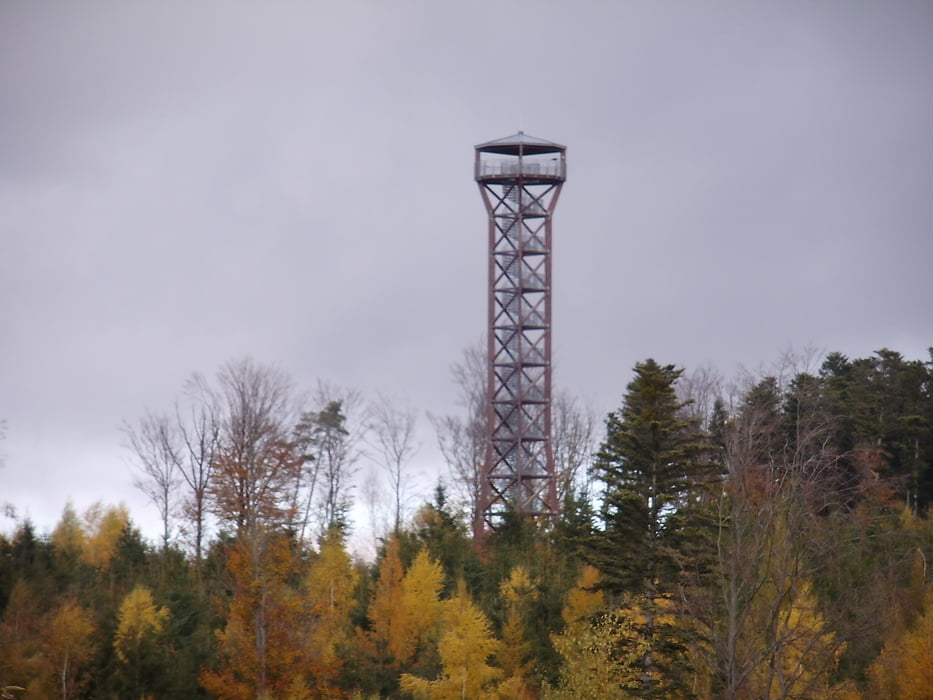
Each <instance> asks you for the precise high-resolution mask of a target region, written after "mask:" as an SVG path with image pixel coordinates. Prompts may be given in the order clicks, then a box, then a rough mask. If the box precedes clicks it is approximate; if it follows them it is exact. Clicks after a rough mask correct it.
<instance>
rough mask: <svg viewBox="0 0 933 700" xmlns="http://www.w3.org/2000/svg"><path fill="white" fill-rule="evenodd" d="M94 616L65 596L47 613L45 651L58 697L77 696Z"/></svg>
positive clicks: (90, 644) (88, 654)
mask: <svg viewBox="0 0 933 700" xmlns="http://www.w3.org/2000/svg"><path fill="white" fill-rule="evenodd" d="M96 633H97V629H96V626H95V625H94V619H93V618H92V617H91V613H90V611H89V610H87V609H86V608H83V607H81V606H80V605H78V603H77V601H75V600H73V599H71V598H69V599H66V600H64V601H62V602H61V603H60V604H59V605H58V606H57V607H56V608H55V609H54V610H53V611H52V613H51V615H50V618H49V621H48V627H47V636H46V649H47V651H46V655H47V656H48V658H49V660H50V661H51V663H52V667H53V668H54V669H55V676H56V679H57V681H58V686H59V690H60V691H61V697H62V700H68V698H71V697H78V696H79V695H80V693H81V689H82V688H83V687H84V685H85V683H86V682H87V677H86V675H85V671H86V669H87V666H88V663H89V662H90V661H91V659H92V658H93V656H94V653H95V646H94V637H95V635H96Z"/></svg>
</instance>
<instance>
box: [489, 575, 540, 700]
mask: <svg viewBox="0 0 933 700" xmlns="http://www.w3.org/2000/svg"><path fill="white" fill-rule="evenodd" d="M537 586H538V583H537V581H535V580H534V579H533V578H532V577H531V576H529V575H528V571H527V570H526V569H525V567H523V566H520V565H519V566H516V567H515V568H513V569H512V571H511V573H510V574H509V577H508V578H507V579H505V580H504V581H503V582H502V583H501V584H500V586H499V595H500V598H501V600H502V603H503V605H504V607H505V619H504V620H503V623H502V644H501V646H500V648H499V653H498V654H497V656H496V658H497V660H498V662H499V666H500V667H501V668H502V671H503V673H504V675H505V680H504V681H503V682H502V683H500V684H499V689H498V690H499V697H500V698H503V700H530V699H531V698H534V697H536V696H537V684H536V683H534V682H533V681H532V680H530V679H529V678H528V671H529V663H528V657H529V656H530V654H531V643H530V642H529V641H528V624H527V622H528V615H529V614H530V612H531V611H530V604H531V603H532V602H533V601H535V600H536V599H537V597H538V590H537Z"/></svg>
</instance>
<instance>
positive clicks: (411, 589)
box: [402, 550, 444, 658]
mask: <svg viewBox="0 0 933 700" xmlns="http://www.w3.org/2000/svg"><path fill="white" fill-rule="evenodd" d="M443 586H444V570H443V568H441V565H440V564H439V563H438V562H436V561H434V560H433V559H431V557H430V555H429V554H428V553H427V552H426V551H425V550H421V551H420V552H418V555H417V556H416V557H415V560H414V561H413V562H412V564H411V566H410V567H409V569H408V571H407V572H406V574H405V578H404V579H403V580H402V600H403V608H404V610H406V611H407V612H406V614H407V615H408V617H409V623H410V627H409V629H410V634H411V636H412V639H413V641H414V651H413V652H412V656H413V657H414V658H417V657H418V655H419V653H420V652H423V651H426V650H427V648H429V647H430V646H431V645H432V644H433V643H434V642H435V641H436V640H437V635H438V629H439V626H440V623H441V616H442V611H443V606H442V602H441V590H442V589H443Z"/></svg>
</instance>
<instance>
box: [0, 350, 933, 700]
mask: <svg viewBox="0 0 933 700" xmlns="http://www.w3.org/2000/svg"><path fill="white" fill-rule="evenodd" d="M931 359H933V357H931ZM293 389H294V388H293V387H292V386H291V384H290V380H289V379H288V378H287V376H285V375H283V374H282V373H280V372H278V371H277V370H270V369H269V368H265V367H263V366H261V365H257V364H255V363H252V362H249V361H243V362H239V363H231V364H229V365H227V366H225V367H224V368H223V369H222V370H221V372H219V373H218V375H217V379H216V381H215V382H214V383H209V382H206V381H204V380H202V379H197V378H196V379H194V380H192V382H191V383H189V385H188V387H187V388H186V394H185V396H186V397H187V400H189V402H188V403H185V402H184V401H180V402H179V403H178V404H177V405H176V406H174V407H171V408H169V410H167V411H166V412H165V413H164V414H154V415H155V417H153V416H147V418H145V419H143V421H142V422H141V423H140V424H138V425H137V426H135V429H137V437H138V438H141V437H145V439H143V440H142V441H139V440H138V441H137V444H136V445H135V447H136V451H137V453H138V452H139V451H141V450H142V451H143V452H144V455H145V456H146V458H147V459H148V460H149V461H148V462H147V463H144V464H143V465H142V467H143V474H147V473H148V475H149V477H151V478H155V477H159V478H162V477H165V475H166V472H165V471H164V468H169V467H170V470H169V472H168V475H169V476H168V477H166V478H164V479H162V481H163V482H164V483H163V484H162V485H163V486H166V487H167V488H168V490H167V491H166V490H164V489H159V488H157V489H152V488H151V487H152V486H153V484H152V483H150V484H149V488H148V491H147V492H149V493H151V494H152V495H153V498H154V499H155V498H158V499H160V503H161V507H162V510H161V511H160V512H162V513H163V514H164V516H165V519H164V521H163V526H164V527H163V530H162V532H161V533H160V539H159V541H158V542H157V543H150V542H147V541H145V540H144V539H143V538H142V536H141V535H140V533H139V531H138V530H137V529H136V527H135V526H134V524H133V520H132V514H131V513H129V512H128V511H127V510H126V509H125V508H124V507H122V506H112V505H108V504H97V505H94V506H92V507H91V508H88V509H86V510H85V511H84V512H79V511H77V510H76V509H75V508H73V507H71V506H69V507H67V508H66V509H65V510H64V512H63V513H62V516H61V519H60V521H59V522H58V524H57V525H56V526H55V528H54V529H53V530H52V532H51V533H37V532H36V530H35V528H34V527H33V525H32V524H31V523H30V522H29V521H28V520H23V521H18V522H17V523H16V525H15V527H14V529H13V530H12V532H10V533H9V534H8V535H0V693H3V694H4V697H8V696H12V697H61V698H128V697H133V698H136V697H150V698H198V697H203V698H209V697H213V698H231V699H232V698H251V699H252V698H263V699H268V700H285V699H294V700H297V699H301V698H358V699H359V700H370V699H372V698H405V697H409V698H410V697H424V698H448V697H450V698H464V697H469V698H482V697H489V698H515V699H516V700H518V699H521V700H528V699H532V698H542V697H543V698H555V699H557V698H560V699H569V698H594V699H595V698H634V697H642V698H644V697H665V698H675V697H691V698H711V699H713V698H715V699H717V700H718V699H723V700H744V699H746V698H766V699H768V700H776V699H778V698H788V699H790V698H814V699H816V698H824V697H825V698H846V699H848V700H858V699H862V700H868V699H869V698H871V699H872V700H874V699H876V698H892V699H893V698H898V699H901V698H924V697H929V696H930V695H929V688H930V683H931V677H930V668H931V659H933V655H931V644H930V639H931V637H930V629H931V624H930V620H931V619H933V582H931V575H930V573H929V567H928V562H929V561H931V557H933V518H931V515H930V506H931V501H933V361H927V362H924V361H916V360H906V359H904V358H902V357H901V356H900V355H898V354H897V353H896V352H893V351H890V350H881V351H879V352H877V353H875V354H874V355H872V356H871V357H867V358H855V359H849V358H846V357H844V356H842V355H840V354H838V353H831V354H829V355H827V356H826V357H825V359H824V360H823V361H822V364H821V365H819V366H817V367H816V368H815V369H814V368H812V367H811V368H807V369H803V370H794V371H786V366H785V367H784V368H782V369H781V370H780V371H775V372H773V373H763V374H762V375H760V376H754V377H744V378H740V380H738V381H737V382H731V383H726V382H716V381H714V380H713V379H712V378H711V377H710V376H708V375H704V376H703V377H690V376H689V375H687V374H686V373H685V372H684V371H682V370H680V369H677V368H675V367H674V366H673V365H662V364H659V363H657V362H655V361H653V360H650V359H649V360H646V361H644V362H641V363H638V364H637V365H636V366H635V368H634V373H633V375H632V379H631V382H630V383H629V384H628V386H627V388H626V391H625V393H624V395H623V398H622V402H621V405H620V407H619V408H618V409H617V410H616V411H613V412H612V413H611V414H610V415H609V416H608V418H607V420H606V423H605V433H604V435H603V436H601V439H600V441H599V442H600V447H599V448H598V450H597V451H596V453H595V455H594V460H593V464H594V469H593V470H592V471H591V472H589V473H584V472H585V471H586V470H585V469H584V468H583V465H584V464H585V463H586V462H587V461H588V460H585V459H581V458H580V454H579V449H580V448H579V445H581V444H586V443H587V440H586V439H585V435H583V434H581V433H580V431H578V430H568V431H567V435H568V436H569V437H568V438H567V439H568V440H569V441H571V442H572V444H568V445H567V446H565V447H566V450H565V451H564V452H563V453H562V454H567V455H572V458H571V457H567V460H568V464H569V465H570V466H569V467H568V468H567V469H564V470H562V477H566V483H565V484H564V486H563V487H562V488H563V490H564V498H563V503H564V511H563V513H562V515H561V519H560V521H559V522H557V523H555V524H540V523H535V522H534V521H532V520H529V519H527V518H523V517H522V516H521V515H520V514H517V513H515V514H508V516H507V517H505V518H504V522H503V524H502V526H501V527H500V529H499V531H497V532H495V533H493V534H492V535H491V536H489V537H488V538H486V539H485V541H484V543H483V546H482V547H477V546H475V544H474V542H473V541H472V540H471V538H470V535H469V531H470V530H469V525H470V518H471V514H470V512H469V509H470V505H471V504H470V503H469V501H468V500H464V501H463V503H462V505H463V509H462V510H458V509H457V508H454V507H452V506H451V504H450V502H449V501H448V499H447V495H446V493H447V492H446V489H445V488H444V486H443V485H439V486H438V488H437V489H436V492H435V495H434V498H433V499H432V502H430V503H425V504H422V505H421V507H420V508H418V509H417V510H416V511H414V512H413V515H412V516H411V517H410V518H407V519H406V518H405V517H404V509H403V508H401V506H400V504H401V500H400V490H399V489H400V484H401V483H402V482H403V481H404V476H405V475H404V474H403V473H402V472H401V471H400V470H401V468H402V466H403V461H402V460H401V459H400V458H399V459H396V460H395V461H393V462H392V463H391V466H392V469H391V470H390V471H391V473H392V475H393V478H394V479H396V481H395V482H393V483H394V484H395V486H394V487H393V488H392V489H387V493H388V495H389V497H390V498H389V501H387V505H388V506H389V507H388V509H387V512H388V513H390V514H391V515H392V517H390V518H389V519H388V520H387V526H386V531H385V532H383V533H380V534H381V535H382V536H383V537H382V539H381V540H380V543H381V544H380V548H379V551H378V554H377V556H376V558H375V560H374V561H363V560H360V559H357V558H354V556H353V555H352V554H351V553H350V552H349V551H348V547H347V544H346V542H347V540H346V530H347V528H348V527H349V525H350V523H349V521H348V516H349V513H350V510H349V503H350V498H351V497H352V492H351V491H350V490H349V487H348V484H349V482H348V478H349V476H350V475H351V474H352V471H353V469H354V468H355V467H354V460H355V459H357V458H358V456H359V453H358V450H357V447H358V443H356V442H355V441H356V440H357V439H358V437H359V436H358V435H357V434H356V433H355V432H354V431H355V427H354V426H355V425H356V424H357V423H359V424H361V425H362V424H365V423H366V421H362V420H360V421H357V423H354V419H353V416H354V413H353V411H354V408H353V407H354V400H355V398H354V397H356V398H358V397H357V396H356V395H355V394H353V393H352V392H340V391H329V392H319V393H318V394H317V395H315V397H316V398H315V402H314V403H313V404H312V405H311V406H306V405H301V404H300V403H299V402H298V400H297V399H298V397H299V396H300V392H296V391H294V390H293ZM186 406H187V408H186ZM386 410H387V411H389V410H390V408H389V407H386ZM581 415H582V414H581ZM159 416H161V417H159ZM166 416H167V418H166ZM584 423H585V421H584ZM370 424H372V421H370ZM147 426H148V427H147ZM149 428H151V429H152V431H151V432H149V433H146V432H145V431H146V430H148V429H149ZM140 430H142V431H143V432H138V431H140ZM583 432H584V433H585V432H586V431H583ZM581 435H582V437H581ZM443 437H444V439H447V438H449V437H450V435H449V434H445V435H444V436H443ZM150 438H151V439H150ZM163 438H164V440H163ZM147 445H148V447H146V446H147ZM397 454H401V451H399V452H398V453H397ZM138 456H140V455H139V454H137V457H138ZM383 456H384V455H383ZM396 456H397V455H396ZM160 460H161V461H160ZM146 464H148V466H149V467H152V469H148V470H147V468H146ZM453 466H454V468H455V469H459V470H461V471H462V469H463V467H464V464H463V463H458V464H456V465H453ZM160 475H161V476H160ZM157 481H158V480H157ZM155 485H158V484H155ZM173 504H174V505H173ZM211 513H213V514H215V515H214V516H211ZM174 518H177V521H176V520H173V519H174Z"/></svg>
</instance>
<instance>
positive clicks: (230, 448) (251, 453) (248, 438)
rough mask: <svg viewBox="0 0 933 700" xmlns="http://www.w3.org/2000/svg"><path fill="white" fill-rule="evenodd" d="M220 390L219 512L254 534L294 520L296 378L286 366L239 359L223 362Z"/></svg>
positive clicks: (214, 500) (214, 484)
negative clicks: (279, 366)
mask: <svg viewBox="0 0 933 700" xmlns="http://www.w3.org/2000/svg"><path fill="white" fill-rule="evenodd" d="M215 396H216V400H217V402H218V404H217V406H218V409H219V433H218V437H219V444H218V449H217V451H216V455H215V459H214V467H213V475H212V478H211V484H210V495H211V504H212V507H213V511H214V513H215V514H216V515H217V517H218V518H220V519H221V521H225V522H228V523H229V524H231V525H233V526H234V528H235V529H236V531H237V532H238V533H243V534H246V533H248V534H247V536H249V537H253V536H255V535H256V533H257V531H258V530H260V529H263V528H268V527H274V526H277V525H282V524H290V523H291V522H292V521H293V516H294V513H293V511H292V508H291V505H292V499H291V494H292V491H293V488H294V483H295V480H296V479H297V478H298V476H297V475H298V471H299V469H300V466H301V458H300V455H298V454H297V453H296V450H295V443H294V437H293V426H294V425H295V422H296V417H297V404H296V402H295V398H294V389H293V386H292V383H291V380H290V379H289V377H288V376H287V375H286V374H284V373H283V372H281V371H280V370H277V369H274V368H271V367H264V366H261V365H257V364H256V363H254V362H253V361H252V360H248V359H247V360H238V361H235V362H231V363H228V364H226V365H225V366H224V367H222V368H221V370H220V372H219V373H218V375H217V389H216V393H215Z"/></svg>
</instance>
